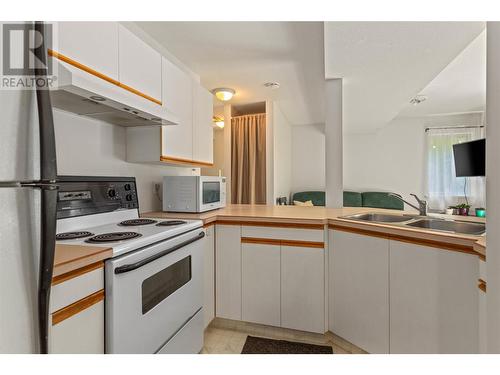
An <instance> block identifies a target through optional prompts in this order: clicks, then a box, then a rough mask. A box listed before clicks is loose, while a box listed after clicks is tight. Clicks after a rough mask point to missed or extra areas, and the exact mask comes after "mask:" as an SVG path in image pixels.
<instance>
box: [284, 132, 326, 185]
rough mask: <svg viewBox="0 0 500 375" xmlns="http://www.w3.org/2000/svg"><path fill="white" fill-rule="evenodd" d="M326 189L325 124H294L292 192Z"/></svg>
mask: <svg viewBox="0 0 500 375" xmlns="http://www.w3.org/2000/svg"><path fill="white" fill-rule="evenodd" d="M310 190H319V191H324V190H325V125H324V124H314V125H296V126H292V193H296V192H299V191H310Z"/></svg>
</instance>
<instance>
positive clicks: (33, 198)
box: [0, 22, 57, 353]
mask: <svg viewBox="0 0 500 375" xmlns="http://www.w3.org/2000/svg"><path fill="white" fill-rule="evenodd" d="M25 25H27V26H26V28H30V27H34V33H35V34H36V33H41V34H38V35H42V36H43V35H44V24H43V23H41V22H35V23H25ZM1 26H2V32H3V31H4V27H3V26H4V25H3V24H1ZM2 36H3V35H2ZM41 39H42V41H43V40H44V38H43V37H42V38H41ZM1 40H3V41H4V42H5V38H0V41H1ZM0 43H1V42H0ZM9 44H11V43H10V42H9ZM21 44H22V43H21ZM3 47H4V45H2V49H1V50H0V51H1V53H5V50H4V49H3ZM12 47H13V48H25V46H24V45H23V46H12ZM33 53H34V55H35V56H36V58H37V59H36V62H35V64H38V65H35V68H34V71H33V72H31V73H29V74H33V75H34V77H35V78H40V79H45V78H46V70H45V69H44V64H43V63H45V66H47V55H46V47H45V45H44V44H43V42H42V45H40V46H39V47H38V48H36V49H33ZM2 61H3V62H4V63H5V58H4V59H3V60H2ZM56 176H57V166H56V152H55V139H54V125H53V119H52V107H51V103H50V96H49V91H48V90H47V89H45V88H37V89H15V90H14V89H3V88H2V89H0V353H47V351H48V323H49V311H48V306H49V297H50V285H51V280H52V267H53V261H54V250H55V231H56V200H57V185H56Z"/></svg>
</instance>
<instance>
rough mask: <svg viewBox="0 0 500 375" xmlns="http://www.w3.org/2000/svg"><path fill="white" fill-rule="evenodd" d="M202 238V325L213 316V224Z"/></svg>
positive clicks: (206, 323)
mask: <svg viewBox="0 0 500 375" xmlns="http://www.w3.org/2000/svg"><path fill="white" fill-rule="evenodd" d="M205 232H206V236H205V238H203V240H202V241H203V266H204V267H203V327H204V328H206V327H207V326H208V325H209V324H210V322H211V321H212V320H213V319H214V317H215V225H211V226H209V227H207V228H206V230H205Z"/></svg>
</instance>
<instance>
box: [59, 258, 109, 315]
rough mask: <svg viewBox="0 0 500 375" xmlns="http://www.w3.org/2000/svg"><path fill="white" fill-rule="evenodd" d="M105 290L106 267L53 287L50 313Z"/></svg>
mask: <svg viewBox="0 0 500 375" xmlns="http://www.w3.org/2000/svg"><path fill="white" fill-rule="evenodd" d="M102 289H104V265H103V264H102V265H101V266H100V267H99V268H96V269H94V270H92V271H89V272H87V273H84V274H82V275H80V276H77V277H74V278H72V279H69V280H66V281H63V282H61V283H59V284H55V285H52V291H51V293H50V296H51V297H50V312H51V313H53V312H54V311H57V310H59V309H61V308H63V307H66V306H68V305H71V304H72V303H74V302H76V301H79V300H81V299H83V298H85V297H87V296H89V295H91V294H93V293H95V292H97V291H99V290H102Z"/></svg>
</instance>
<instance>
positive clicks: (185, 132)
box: [162, 58, 193, 160]
mask: <svg viewBox="0 0 500 375" xmlns="http://www.w3.org/2000/svg"><path fill="white" fill-rule="evenodd" d="M162 72H163V73H162V76H163V77H162V80H163V84H162V92H163V95H162V96H163V106H165V107H166V108H167V109H168V110H169V111H171V112H173V113H175V114H176V115H177V116H178V117H179V124H178V125H173V126H164V127H163V139H162V155H163V156H172V157H177V158H183V159H189V160H192V159H193V81H192V78H191V77H190V76H189V75H188V74H187V73H186V72H184V71H182V70H181V69H179V68H178V67H177V66H175V65H174V64H172V63H171V62H170V61H168V60H167V59H165V58H163V59H162Z"/></svg>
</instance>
